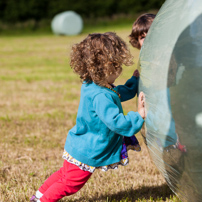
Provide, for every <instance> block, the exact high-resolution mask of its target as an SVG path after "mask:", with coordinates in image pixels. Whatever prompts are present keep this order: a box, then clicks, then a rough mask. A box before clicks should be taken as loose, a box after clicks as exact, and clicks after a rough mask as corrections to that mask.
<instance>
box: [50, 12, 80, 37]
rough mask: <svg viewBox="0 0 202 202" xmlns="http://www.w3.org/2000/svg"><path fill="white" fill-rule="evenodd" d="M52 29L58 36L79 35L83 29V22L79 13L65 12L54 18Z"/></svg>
mask: <svg viewBox="0 0 202 202" xmlns="http://www.w3.org/2000/svg"><path fill="white" fill-rule="evenodd" d="M51 29H52V31H53V33H54V34H56V35H77V34H80V33H81V31H82V29H83V20H82V18H81V16H80V15H79V14H78V13H76V12H74V11H65V12H62V13H59V14H57V15H56V16H55V17H54V18H53V20H52V22H51Z"/></svg>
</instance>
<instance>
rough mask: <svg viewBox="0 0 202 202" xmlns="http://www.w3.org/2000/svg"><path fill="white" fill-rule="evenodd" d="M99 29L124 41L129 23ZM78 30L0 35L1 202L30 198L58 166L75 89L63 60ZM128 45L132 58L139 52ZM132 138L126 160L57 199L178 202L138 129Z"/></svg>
mask: <svg viewBox="0 0 202 202" xmlns="http://www.w3.org/2000/svg"><path fill="white" fill-rule="evenodd" d="M97 31H100V30H95V32H97ZM104 31H116V32H117V34H119V35H120V36H121V37H122V38H123V39H124V40H126V41H127V42H128V38H127V36H128V35H129V33H130V28H127V27H125V28H120V29H118V30H116V29H115V28H114V29H110V28H108V29H107V28H106V29H105V30H104ZM91 32H94V30H93V29H92V30H91ZM85 36H86V34H81V35H79V36H74V37H72V36H69V37H64V36H63V37H61V36H53V35H51V34H49V35H30V36H23V37H22V36H9V37H6V36H1V38H0V44H1V46H0V202H16V201H17V202H21V201H22V202H24V201H29V198H30V196H32V195H33V194H34V193H35V191H36V190H37V189H38V187H39V186H40V185H41V184H42V183H43V182H44V180H45V179H46V178H47V177H48V176H49V175H50V174H51V173H53V172H54V171H56V170H57V169H58V168H59V167H61V166H62V163H63V159H62V153H63V148H64V143H65V140H66V135H67V132H68V130H69V129H70V128H71V127H72V126H73V125H74V124H75V119H76V113H77V108H78V104H79V95H80V87H81V83H80V80H79V78H78V77H77V75H75V74H74V73H73V72H72V70H71V68H70V66H69V52H70V48H71V46H72V45H73V44H74V43H76V42H79V41H81V40H82V39H83V38H84V37H85ZM130 49H131V51H132V53H133V55H134V61H135V62H136V63H137V58H138V54H139V52H138V51H136V50H134V49H132V48H131V47H130ZM135 66H136V64H135V65H134V66H133V67H126V68H125V70H124V71H123V73H122V75H121V77H120V78H119V79H118V80H117V82H116V84H121V83H124V82H125V81H126V79H127V78H129V77H130V76H131V74H132V73H133V71H134V69H135V68H136V67H135ZM123 108H124V112H125V113H127V112H128V111H130V110H136V99H133V100H131V101H128V102H126V103H123ZM137 137H138V139H139V141H140V144H141V147H142V151H141V152H139V153H137V152H136V153H135V152H129V157H130V164H129V165H128V166H126V167H119V169H118V170H114V171H108V172H103V171H100V170H97V171H96V172H95V173H94V175H93V176H92V178H91V179H90V180H89V181H88V183H87V184H86V185H85V186H84V187H83V188H82V189H81V190H80V191H79V192H78V193H77V194H75V195H73V196H70V197H66V198H64V199H62V200H61V201H66V202H67V201H68V202H70V201H77V202H81V201H84V202H85V201H89V202H90V201H93V202H94V201H106V202H107V201H108V202H109V201H111V202H116V201H122V202H126V201H127V202H129V201H130V202H131V201H132V202H135V201H139V202H143V201H144V202H145V201H150V202H152V201H175V202H179V201H180V200H179V199H178V198H177V197H176V196H175V195H174V194H173V193H172V192H171V191H170V189H169V188H168V186H167V185H166V183H165V180H164V179H163V178H162V176H161V175H160V173H159V171H158V170H157V168H156V167H155V166H154V165H153V163H152V161H151V159H150V157H149V153H148V151H147V148H146V146H145V145H144V143H143V139H142V137H141V135H140V134H138V135H137Z"/></svg>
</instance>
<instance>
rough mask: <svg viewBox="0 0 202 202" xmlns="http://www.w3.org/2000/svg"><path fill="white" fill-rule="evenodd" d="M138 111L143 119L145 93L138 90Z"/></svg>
mask: <svg viewBox="0 0 202 202" xmlns="http://www.w3.org/2000/svg"><path fill="white" fill-rule="evenodd" d="M138 113H139V114H140V116H141V117H142V118H143V119H144V118H145V95H144V93H143V92H140V94H139V97H138Z"/></svg>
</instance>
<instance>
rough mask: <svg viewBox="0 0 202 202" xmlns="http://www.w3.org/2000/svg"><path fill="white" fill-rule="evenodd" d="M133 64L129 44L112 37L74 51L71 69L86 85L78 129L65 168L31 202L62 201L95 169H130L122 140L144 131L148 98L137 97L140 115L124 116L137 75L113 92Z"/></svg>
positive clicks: (93, 37)
mask: <svg viewBox="0 0 202 202" xmlns="http://www.w3.org/2000/svg"><path fill="white" fill-rule="evenodd" d="M131 63H132V56H131V54H130V52H129V50H128V48H127V46H126V43H125V42H124V41H123V40H122V39H121V38H120V37H118V36H117V35H116V34H115V33H112V32H107V33H104V34H90V35H88V37H87V38H86V39H84V40H83V41H82V42H80V43H78V44H76V45H74V46H73V48H72V52H71V62H70V65H71V67H72V68H73V70H74V72H75V73H77V74H78V75H79V77H80V79H81V80H82V82H83V83H82V87H81V97H80V104H79V108H78V113H77V118H76V125H75V126H74V127H73V128H72V129H70V130H69V132H68V136H67V139H66V143H65V147H64V153H63V158H64V163H63V167H61V168H60V169H59V170H58V171H57V172H55V173H53V174H52V175H51V176H50V177H49V178H48V179H47V180H46V181H45V182H44V184H43V185H42V186H41V187H40V188H39V190H38V191H37V192H36V196H35V195H34V196H32V198H31V200H30V201H32V202H34V201H37V202H55V201H58V200H60V199H61V198H63V197H65V196H69V195H71V194H74V193H76V192H77V191H79V190H80V189H81V188H82V187H83V185H84V184H85V183H86V182H87V181H88V179H89V178H90V176H91V175H92V173H93V172H94V171H95V169H99V168H101V169H104V170H108V169H116V168H118V165H127V164H128V161H125V159H127V158H126V157H127V150H126V151H125V149H126V147H124V146H123V145H125V146H126V144H127V142H124V140H123V137H124V136H125V137H132V136H134V134H136V133H137V132H138V131H139V130H140V129H141V127H142V124H143V122H144V117H145V109H144V94H143V93H142V92H141V93H140V94H139V98H138V111H137V112H134V111H130V112H128V114H127V115H124V114H123V109H122V105H121V101H126V100H128V99H131V98H132V97H134V96H135V94H136V92H137V89H136V88H137V82H138V76H139V75H138V73H137V71H136V72H135V73H134V74H135V76H132V78H131V79H129V80H128V81H127V82H126V84H125V85H122V86H117V87H115V86H114V85H113V83H114V81H115V80H116V79H117V78H118V76H119V75H120V74H121V72H122V65H126V66H128V65H131ZM132 145H133V146H134V145H137V144H136V143H135V142H133V143H132ZM125 154H126V156H125Z"/></svg>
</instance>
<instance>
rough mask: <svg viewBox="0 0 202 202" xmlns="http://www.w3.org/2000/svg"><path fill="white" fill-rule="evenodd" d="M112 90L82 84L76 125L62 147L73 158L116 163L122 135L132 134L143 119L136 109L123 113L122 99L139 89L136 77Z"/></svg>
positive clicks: (86, 161) (94, 163)
mask: <svg viewBox="0 0 202 202" xmlns="http://www.w3.org/2000/svg"><path fill="white" fill-rule="evenodd" d="M114 90H116V91H118V92H119V93H120V94H121V99H120V98H119V96H118V95H117V94H116V93H115V92H113V91H112V90H110V89H108V88H105V87H101V86H99V85H96V84H95V83H93V82H91V83H83V84H82V87H81V97H80V104H79V108H78V113H77V118H76V125H75V126H74V127H73V128H72V129H70V130H69V133H68V135H67V139H66V143H65V150H66V151H67V152H68V153H69V154H70V155H71V156H72V157H74V158H75V159H76V160H78V161H80V162H82V163H84V164H87V165H89V166H94V167H99V166H105V165H109V164H113V163H116V162H119V161H120V160H121V158H120V153H121V149H122V140H123V136H127V137H131V136H133V135H134V134H136V133H137V132H138V131H139V130H140V129H141V127H142V125H143V122H144V120H143V119H142V117H141V116H140V114H139V113H138V112H134V111H130V112H128V114H127V115H124V114H123V109H122V105H121V101H126V100H128V99H131V98H133V97H134V96H135V95H136V93H137V90H138V78H136V77H134V76H132V77H131V79H129V80H128V81H127V82H126V84H125V85H120V86H117V87H115V88H114Z"/></svg>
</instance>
